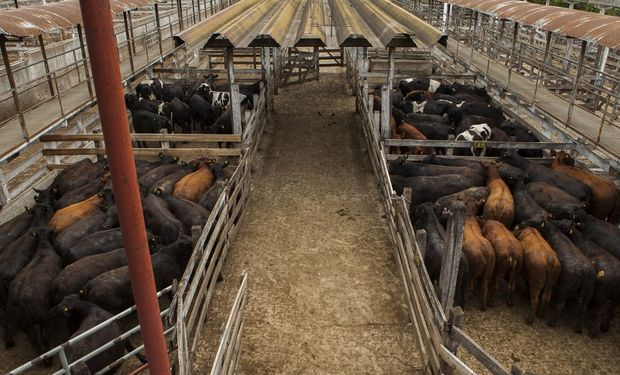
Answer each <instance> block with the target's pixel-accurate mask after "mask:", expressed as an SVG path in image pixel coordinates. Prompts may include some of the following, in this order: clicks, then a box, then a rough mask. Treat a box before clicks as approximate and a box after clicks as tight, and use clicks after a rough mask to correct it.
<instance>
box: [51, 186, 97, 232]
mask: <svg viewBox="0 0 620 375" xmlns="http://www.w3.org/2000/svg"><path fill="white" fill-rule="evenodd" d="M102 203H103V196H102V195H101V194H100V193H98V194H95V195H93V196H92V197H90V198H88V199H86V200H83V201H81V202H78V203H74V204H72V205H70V206H67V207H65V208H62V209H60V210H58V211H56V212H55V213H54V216H52V219H51V220H50V221H49V223H48V226H49V227H50V228H51V229H52V230H53V231H54V232H55V233H59V232H60V231H62V230H63V229H66V228H68V227H70V226H71V225H73V224H75V223H77V222H78V221H80V220H82V219H85V218H87V217H89V216H90V215H91V214H93V213H95V212H96V211H97V210H99V209H100V208H101V205H102Z"/></svg>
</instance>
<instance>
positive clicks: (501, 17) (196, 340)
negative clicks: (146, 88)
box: [0, 0, 620, 375]
mask: <svg viewBox="0 0 620 375" xmlns="http://www.w3.org/2000/svg"><path fill="white" fill-rule="evenodd" d="M18 3H21V2H18V1H16V2H15V4H16V5H17V4H18ZM63 3H66V6H67V7H68V9H73V10H76V9H77V13H79V2H77V1H73V0H65V1H61V2H59V3H51V4H48V5H50V8H45V6H41V7H42V9H49V10H50V11H54V9H53V7H54V5H53V4H60V5H58V6H59V7H62V5H63ZM111 3H112V10H113V11H114V12H116V16H115V18H114V22H115V26H116V33H117V35H116V36H115V37H116V40H117V42H118V46H119V47H118V48H119V49H118V53H119V60H120V63H121V75H122V78H123V85H124V91H125V92H126V93H132V92H133V90H134V89H135V87H136V85H137V84H138V83H140V82H143V81H142V80H146V79H149V80H152V79H160V80H161V81H162V82H163V83H162V84H164V83H165V84H166V85H174V84H180V85H183V86H184V87H191V86H192V85H195V84H196V83H198V84H205V83H204V82H205V78H206V77H208V76H209V75H218V77H217V78H219V79H220V81H221V82H219V84H222V85H227V87H228V91H229V95H230V99H229V100H230V111H231V115H230V125H231V134H204V133H200V134H181V133H175V134H169V133H168V132H166V131H165V130H163V131H162V132H159V133H132V134H131V138H132V140H133V141H136V143H137V142H139V141H143V142H148V144H147V147H145V148H139V147H135V148H134V149H133V153H134V155H135V156H136V157H140V158H144V159H149V160H154V159H156V158H157V157H158V156H159V157H162V156H167V157H177V158H180V159H182V160H184V161H190V160H192V159H197V158H213V159H214V160H217V161H218V162H223V161H226V162H227V163H229V167H227V169H228V170H231V172H230V173H229V174H228V175H227V176H226V179H225V181H223V182H221V184H222V185H221V194H219V195H218V197H217V199H216V201H215V202H214V205H213V207H212V209H211V210H210V214H209V217H208V219H207V220H206V222H205V223H204V225H201V226H194V227H192V230H191V240H192V248H193V251H192V253H191V256H190V257H189V260H188V262H187V265H186V267H185V269H184V271H183V273H182V275H181V276H180V277H178V278H177V279H175V281H174V282H173V283H172V285H166V287H165V288H163V289H161V288H160V289H161V290H160V291H159V293H158V296H157V297H158V299H159V302H160V310H161V311H160V316H161V318H162V322H163V325H164V332H163V334H164V335H165V342H166V345H167V348H166V349H167V350H168V353H169V358H170V364H171V370H172V373H175V374H199V373H211V374H224V373H226V374H230V373H305V372H310V373H369V372H373V373H390V374H392V373H394V374H395V373H420V374H453V373H458V374H477V373H479V374H487V373H490V374H501V375H507V374H511V375H512V374H515V375H516V374H528V373H529V374H554V373H560V372H562V373H582V372H585V371H589V370H591V371H592V373H601V374H607V373H609V374H612V373H615V372H617V370H618V366H617V364H614V360H615V359H616V358H617V356H618V355H619V354H620V352H618V348H619V347H620V345H619V344H618V338H619V337H620V331H618V319H615V320H614V321H613V322H612V325H611V328H610V329H609V332H607V333H605V334H603V335H602V336H599V337H598V338H594V339H592V338H589V337H586V336H585V335H581V334H576V333H572V332H568V331H569V329H568V328H567V327H565V326H559V327H553V328H552V327H546V326H540V325H536V323H535V325H534V326H528V325H526V324H525V323H524V322H523V321H522V320H523V319H522V316H521V315H524V314H525V312H526V310H527V303H528V301H527V297H526V296H525V294H523V295H518V296H517V297H516V299H517V301H518V303H517V304H520V305H522V306H514V307H506V306H503V305H502V306H497V304H498V303H496V304H495V306H493V307H491V308H489V310H487V311H478V310H477V307H474V305H473V303H471V304H468V305H467V307H466V308H465V309H463V308H462V307H461V306H458V302H457V301H456V297H455V294H457V293H458V291H457V290H456V289H457V278H458V272H457V270H458V267H459V259H460V257H461V249H462V246H463V237H464V226H465V223H464V222H465V220H466V214H465V209H466V207H465V206H463V205H459V204H455V205H453V206H451V207H450V209H449V210H448V212H447V216H446V217H447V224H446V225H445V226H446V233H447V237H446V241H445V252H444V256H443V259H442V260H441V274H440V275H439V278H438V280H436V281H435V280H433V281H432V280H431V275H430V274H429V271H428V270H427V268H426V267H425V255H426V254H425V249H426V248H427V246H426V241H429V239H427V233H426V232H425V231H424V230H419V229H418V228H416V227H415V219H416V217H415V213H414V212H412V210H413V205H412V204H411V202H412V196H411V194H412V193H411V189H407V188H405V189H404V191H403V192H402V193H401V192H399V193H398V194H397V191H396V185H395V183H394V182H393V176H391V174H392V173H391V169H390V168H391V165H392V163H393V162H394V161H396V160H402V159H403V155H402V154H400V153H398V154H397V153H396V152H395V150H396V149H397V148H400V147H403V148H406V147H408V148H411V149H414V148H435V149H447V150H448V152H447V153H446V154H447V155H446V156H444V158H446V159H450V160H459V161H474V162H483V163H486V162H489V161H495V160H497V157H493V156H486V157H485V156H456V155H457V152H455V151H454V150H460V149H462V150H469V149H470V148H471V149H472V150H473V149H478V150H485V151H486V150H497V149H500V150H507V151H514V150H532V151H535V152H537V153H538V152H539V153H540V155H541V156H540V157H534V158H528V159H527V160H528V162H530V163H534V164H536V165H541V166H546V167H548V166H550V165H551V163H552V161H553V158H551V157H550V154H551V151H552V150H561V151H565V152H567V153H569V154H570V155H571V156H572V157H573V158H575V159H576V160H577V164H579V165H582V166H583V167H585V168H588V169H589V170H590V171H593V172H594V173H595V174H596V175H598V176H605V178H607V179H609V180H611V181H614V182H615V183H616V185H617V181H618V173H619V170H620V163H619V159H618V153H619V149H618V143H617V142H618V134H619V133H618V131H619V129H620V126H619V125H618V114H619V110H620V108H619V107H618V98H619V97H620V95H619V94H618V82H619V81H618V80H619V79H620V78H619V77H618V74H617V71H618V70H617V69H618V67H620V62H619V61H620V60H619V55H618V45H617V44H614V43H617V40H614V39H613V38H612V37H610V36H609V35H611V34H613V32H617V31H618V27H617V20H615V22H616V23H615V24H614V25H615V26H614V25H611V26H608V29H609V30H611V31H609V30H604V32H603V35H598V36H592V35H589V34H588V35H576V34H575V33H574V32H573V31H567V30H565V29H562V30H560V29H559V28H558V29H557V30H556V29H553V28H551V27H550V26H549V27H546V28H540V29H539V28H538V27H537V26H536V25H535V24H534V23H532V22H533V21H531V20H529V19H527V20H524V19H522V18H518V17H522V16H521V15H518V14H517V15H513V14H509V13H501V12H502V11H504V10H502V9H500V8H501V7H500V8H498V9H496V8H492V6H493V5H497V4H495V3H498V2H497V1H495V2H493V1H486V2H485V1H480V2H461V1H445V2H442V1H429V2H424V1H385V0H372V1H368V2H355V1H344V0H329V1H323V0H287V1H271V0H268V1H258V0H241V1H221V0H215V1H213V0H211V1H200V0H196V1H194V0H192V1H191V2H190V1H185V0H183V1H182V0H178V1H158V2H153V1H133V2H132V1H112V2H111ZM507 3H516V1H515V2H511V1H509V2H507ZM519 3H520V2H519ZM20 6H21V4H20ZM515 6H516V7H518V5H515ZM525 6H527V5H525ZM536 6H538V5H536ZM540 7H541V8H540V10H538V11H540V12H545V11H552V10H553V9H551V10H549V9H547V8H550V7H543V6H540ZM24 9H25V11H27V10H28V9H31V8H24ZM528 9H529V8H528ZM529 10H530V11H532V12H534V8H532V9H529ZM11 11H12V12H15V13H13V15H14V16H15V17H26V16H25V15H24V13H19V12H24V11H23V10H22V11H20V10H19V8H18V9H17V10H6V12H11ZM45 11H47V10H45ZM4 12H5V10H2V11H0V32H2V35H0V43H1V46H2V49H3V51H2V52H3V59H4V63H5V68H8V69H5V73H6V75H3V76H2V78H3V79H5V80H6V83H7V85H8V86H10V88H9V89H8V90H7V92H6V93H5V94H7V95H4V96H2V98H0V100H1V101H0V110H2V119H3V120H2V123H0V132H3V131H5V130H6V131H7V134H8V135H10V137H8V136H7V137H6V138H4V137H3V138H2V140H1V141H0V151H1V152H2V155H1V156H0V158H1V159H2V162H3V165H2V171H1V173H0V184H1V186H2V189H1V190H0V203H1V204H2V206H3V207H2V210H1V211H0V218H1V220H0V222H3V223H4V222H6V221H8V220H9V219H12V218H14V217H16V215H17V213H18V212H19V211H21V209H22V207H23V206H30V204H31V203H30V202H31V201H32V198H33V196H34V195H35V193H34V192H33V191H32V189H31V188H32V187H36V188H38V189H41V188H46V187H47V186H48V185H49V184H50V182H51V181H52V180H53V179H54V178H55V177H56V176H58V174H59V173H62V172H61V171H63V170H64V169H66V168H69V167H71V165H73V164H74V163H76V162H78V161H80V160H82V159H91V160H93V161H95V162H97V161H102V160H104V159H105V156H106V144H105V142H104V136H103V134H101V124H100V123H99V122H100V116H99V115H98V113H97V111H96V106H97V97H96V95H95V92H94V91H93V88H92V87H91V83H92V77H91V76H90V74H91V73H90V71H89V59H91V58H95V57H96V56H92V57H88V56H87V55H86V52H85V45H84V40H83V36H82V32H83V30H82V25H81V19H80V20H76V21H71V22H69V23H72V22H75V23H74V24H71V25H69V24H68V23H66V22H65V21H62V22H61V21H58V22H60V24H59V25H56V26H55V28H52V29H53V30H54V31H53V35H52V33H50V35H47V36H45V40H44V36H43V35H46V33H49V29H48V30H43V29H39V30H36V31H32V30H31V31H28V33H29V34H28V33H25V32H24V31H23V30H20V31H16V30H13V29H9V28H8V27H7V26H6V25H4V23H3V21H2V13H4ZM571 12H572V11H571ZM571 12H568V13H566V14H567V16H572V17H577V18H578V17H583V18H584V19H587V18H588V17H587V16H586V15H583V14H581V13H584V12H581V13H571ZM574 12H579V11H574ZM132 17H133V19H132ZM511 17H512V18H511ZM603 17H605V16H603ZM608 17H611V16H608ZM594 18H596V17H594ZM594 21H598V22H601V23H605V24H606V25H607V23H606V22H609V19H607V18H600V19H599V18H596V19H595V20H594ZM594 21H593V22H594ZM613 21H614V20H612V22H610V23H613ZM614 27H615V28H614ZM69 28H71V29H72V32H68V29H69ZM63 29H64V30H63ZM76 29H77V34H76ZM20 33H21V34H20ZM586 34H587V33H586ZM58 36H60V39H61V41H62V43H61V45H62V48H63V52H61V53H60V54H58V55H55V56H54V57H52V58H48V56H46V49H45V44H46V43H45V42H46V41H48V40H49V41H50V42H53V41H55V40H56V39H57V37H58ZM566 36H568V37H566ZM569 37H570V38H569ZM11 38H14V39H11ZM28 38H30V39H31V43H30V47H31V50H32V49H33V48H34V49H37V53H39V55H38V56H39V57H40V60H37V62H35V63H33V64H29V63H27V62H24V61H21V62H20V63H19V64H17V63H15V62H13V63H11V62H10V61H9V60H10V59H11V58H13V59H17V58H18V57H17V56H19V55H18V54H17V53H16V51H19V49H20V48H21V43H22V42H24V41H28ZM64 38H69V39H67V40H66V41H65V40H64ZM494 38H495V39H494ZM574 38H576V39H574ZM35 39H36V40H35ZM577 40H579V41H580V43H581V49H580V50H574V49H573V47H572V46H573V44H576V42H575V43H573V41H577ZM552 42H553V43H552ZM25 45H28V43H26V44H25ZM7 46H9V50H10V51H13V53H12V54H11V55H10V56H9V54H7V53H6V51H7V48H6V47H7ZM12 47H14V49H11V48H12ZM58 48H59V47H58V45H56V44H55V45H54V51H56V50H57V49H58ZM65 48H68V49H69V51H66V50H64V49H65ZM48 51H49V50H48ZM77 54H79V55H80V56H81V57H77ZM65 55H66V56H69V55H71V56H72V58H68V60H71V61H70V62H69V63H68V64H67V65H66V66H64V67H63V66H62V60H63V58H61V56H65ZM65 58H66V57H65ZM54 59H55V60H54ZM50 64H53V65H54V66H56V67H57V70H55V68H52V69H51V70H50ZM12 67H13V71H12V69H11V68H12ZM39 68H40V69H39ZM37 69H38V70H44V72H43V73H41V72H38V73H37V72H34V71H35V70H37ZM614 69H615V72H614ZM16 72H17V74H15V77H14V76H13V75H14V73H16ZM33 72H34V73H33ZM39 73H41V74H39ZM31 74H34V75H37V74H38V77H37V78H36V79H34V80H32V81H28V78H29V75H31ZM16 77H17V79H18V81H19V80H21V81H22V82H26V81H28V82H27V84H26V86H27V88H26V89H22V87H21V86H20V84H16V82H15V79H16ZM410 77H421V78H424V79H429V80H436V81H438V82H439V81H441V82H456V83H459V84H463V85H471V86H476V87H484V88H485V90H486V92H488V93H489V96H490V100H491V103H492V104H493V105H497V106H499V107H500V108H502V109H503V113H504V114H506V115H507V116H508V117H509V118H510V119H512V120H515V121H519V122H520V123H523V124H524V125H525V126H526V127H527V129H528V131H529V132H531V133H532V134H534V135H535V136H536V138H538V139H539V141H538V142H529V141H517V140H515V139H510V140H508V141H488V140H484V141H476V140H474V141H460V140H454V139H453V138H450V139H441V140H439V139H433V140H428V139H427V140H413V139H400V137H394V134H393V133H392V132H391V124H390V122H391V120H392V119H393V111H394V109H393V106H392V104H393V102H392V100H393V99H392V95H393V91H394V88H397V87H398V83H399V81H401V80H402V79H406V78H410ZM253 82H261V84H260V85H259V86H258V87H260V89H259V91H258V92H257V93H254V94H252V95H250V96H251V98H250V99H251V102H252V106H251V107H250V108H248V107H244V106H242V105H241V103H242V102H244V101H245V100H247V96H246V95H243V94H242V93H241V92H240V87H241V86H243V85H244V84H250V83H253ZM379 86H380V87H379ZM193 89H195V87H193ZM63 90H64V91H63ZM5 107H6V108H8V109H7V110H6V111H5ZM24 107H27V108H25V109H24ZM123 110H124V108H123ZM130 118H131V116H130ZM585 124H587V125H585ZM173 127H174V126H173ZM9 133H10V134H9ZM9 138H10V139H9ZM5 143H6V144H5ZM225 144H227V146H228V147H223V146H224V145H225ZM453 152H454V153H455V154H454V155H452V153H453ZM426 158H427V156H426V155H408V156H406V157H405V160H406V161H407V162H423V161H424V160H427V159H426ZM392 175H393V174H392ZM414 199H415V197H414ZM0 251H1V249H0ZM597 277H598V274H597ZM434 281H435V282H434ZM472 301H476V302H477V299H472ZM524 306H525V307H524ZM135 313H136V307H135V306H133V307H131V308H128V309H125V310H123V311H122V312H120V313H119V314H117V315H114V316H113V317H111V318H110V319H108V320H106V321H105V322H103V323H102V324H99V325H97V326H96V327H94V328H91V329H90V330H88V331H87V332H85V333H83V334H81V335H79V336H77V337H72V338H71V339H70V340H69V341H66V342H62V343H61V342H58V343H57V344H59V345H58V346H56V347H54V348H53V349H51V350H50V351H47V352H45V353H41V352H34V351H32V350H28V349H24V350H23V352H19V351H20V350H21V349H22V346H27V343H26V342H25V339H24V338H23V337H22V338H21V339H19V340H20V341H21V342H19V345H20V347H18V348H13V349H2V351H0V362H2V363H3V364H2V366H1V367H0V370H2V371H5V372H8V373H11V374H21V373H55V374H69V373H72V371H75V369H76V368H78V366H80V365H82V366H83V365H84V362H87V361H89V360H92V359H93V358H95V357H96V356H97V355H100V354H101V353H103V352H105V351H106V350H109V349H110V348H112V347H113V346H114V345H115V344H118V342H124V341H126V340H128V341H129V342H132V341H133V342H138V343H139V345H137V347H135V348H133V349H128V351H127V352H123V355H122V356H120V357H118V358H115V361H113V362H110V363H108V364H107V366H105V367H103V368H100V369H98V370H97V372H96V373H112V372H113V371H120V373H132V374H134V373H139V372H147V371H149V370H148V363H140V362H138V360H137V359H136V358H134V357H135V355H136V354H140V353H143V352H144V349H145V348H144V345H143V344H142V337H141V335H140V329H141V328H140V325H139V324H138V320H137V319H136V314H135ZM517 319H518V320H519V321H518V322H517ZM119 323H120V325H121V326H122V328H123V333H122V335H121V336H119V337H117V338H115V340H113V341H110V342H108V343H105V344H103V343H102V345H101V346H100V347H99V348H98V349H97V350H95V351H92V352H90V353H88V354H87V355H86V356H84V357H82V358H80V359H79V360H68V359H67V354H66V351H67V350H68V348H70V346H71V345H76V343H79V342H80V341H83V340H87V339H88V338H89V337H93V336H94V335H96V333H97V332H98V331H101V330H103V329H106V327H109V326H110V325H111V324H119ZM562 323H563V324H566V323H572V318H571V319H568V318H567V319H563V320H561V324H562ZM53 324H57V325H60V323H59V322H58V321H54V322H53ZM57 331H59V328H58V327H56V330H55V331H54V332H53V333H54V335H58V332H57ZM582 336H583V337H582ZM568 342H570V344H568ZM564 344H567V349H566V352H567V353H569V354H570V356H572V358H566V363H558V362H559V361H561V360H562V355H563V354H562V353H563V351H562V347H560V346H562V345H564ZM16 351H17V354H16ZM33 358H34V359H33ZM47 358H54V367H53V368H47V367H46V368H44V367H43V365H42V364H43V363H44V362H45V360H46V359H47ZM138 359H139V357H138ZM30 360H31V361H30ZM141 360H142V361H143V359H141ZM27 361H29V362H27ZM80 362H82V363H80ZM119 366H120V367H119ZM119 368H120V370H118V369H119ZM72 369H73V370H72ZM166 370H167V371H168V370H169V369H166Z"/></svg>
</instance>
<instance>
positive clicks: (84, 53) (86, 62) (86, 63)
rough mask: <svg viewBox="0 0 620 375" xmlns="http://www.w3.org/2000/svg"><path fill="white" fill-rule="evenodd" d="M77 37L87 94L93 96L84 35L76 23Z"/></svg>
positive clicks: (80, 26)
mask: <svg viewBox="0 0 620 375" xmlns="http://www.w3.org/2000/svg"><path fill="white" fill-rule="evenodd" d="M77 32H78V39H79V40H80V51H82V63H83V64H84V74H86V85H87V86H88V94H89V95H90V98H91V99H92V98H93V86H92V85H91V83H90V70H89V69H88V59H87V58H86V45H85V44H84V35H82V25H80V24H79V23H78V25H77Z"/></svg>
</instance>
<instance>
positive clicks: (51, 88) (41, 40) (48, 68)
mask: <svg viewBox="0 0 620 375" xmlns="http://www.w3.org/2000/svg"><path fill="white" fill-rule="evenodd" d="M39 47H41V57H43V65H44V66H45V75H46V76H47V85H48V86H49V88H50V95H52V96H54V85H53V84H52V77H50V64H49V62H48V61H47V53H45V44H44V43H43V35H42V34H39Z"/></svg>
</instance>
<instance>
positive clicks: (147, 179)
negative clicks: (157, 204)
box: [138, 163, 189, 191]
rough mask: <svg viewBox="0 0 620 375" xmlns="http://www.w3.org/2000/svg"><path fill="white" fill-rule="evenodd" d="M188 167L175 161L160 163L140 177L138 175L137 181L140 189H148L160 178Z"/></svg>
mask: <svg viewBox="0 0 620 375" xmlns="http://www.w3.org/2000/svg"><path fill="white" fill-rule="evenodd" d="M188 169H189V168H187V167H184V166H183V165H181V164H176V163H169V164H162V165H160V166H158V167H155V168H153V169H151V170H149V171H148V172H146V173H145V174H143V175H142V177H140V179H139V180H138V182H139V183H140V186H141V187H142V189H144V190H145V191H149V190H151V189H152V188H153V186H154V185H155V184H156V183H157V182H158V181H160V180H161V179H162V178H164V177H166V176H169V175H171V174H173V173H176V172H177V171H179V170H188Z"/></svg>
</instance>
